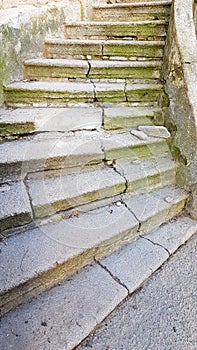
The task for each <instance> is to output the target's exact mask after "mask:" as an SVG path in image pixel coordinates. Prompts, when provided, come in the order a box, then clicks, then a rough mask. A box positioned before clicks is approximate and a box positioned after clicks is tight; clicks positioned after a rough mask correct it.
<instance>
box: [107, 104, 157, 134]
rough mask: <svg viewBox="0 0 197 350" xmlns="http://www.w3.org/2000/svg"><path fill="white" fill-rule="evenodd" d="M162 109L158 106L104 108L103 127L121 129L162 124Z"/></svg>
mask: <svg viewBox="0 0 197 350" xmlns="http://www.w3.org/2000/svg"><path fill="white" fill-rule="evenodd" d="M163 122H164V117H163V111H162V109H161V108H158V107H111V108H105V109H104V125H103V127H104V129H105V130H122V129H132V128H136V127H137V126H138V125H163Z"/></svg>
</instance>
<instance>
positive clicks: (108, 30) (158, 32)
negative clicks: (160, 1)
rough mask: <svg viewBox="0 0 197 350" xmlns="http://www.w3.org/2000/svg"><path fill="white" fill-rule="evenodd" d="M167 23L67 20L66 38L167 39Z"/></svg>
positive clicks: (158, 21) (65, 27) (160, 21)
mask: <svg viewBox="0 0 197 350" xmlns="http://www.w3.org/2000/svg"><path fill="white" fill-rule="evenodd" d="M166 30H167V25H166V23H165V21H163V20H154V21H139V22H117V21H116V22H111V23H110V22H109V21H108V20H107V21H106V22H67V23H65V25H64V33H65V37H66V39H108V40H110V39H118V40H120V39H125V40H131V39H134V40H137V39H138V40H142V41H143V40H151V39H154V40H156V41H157V40H158V38H159V40H165V37H166Z"/></svg>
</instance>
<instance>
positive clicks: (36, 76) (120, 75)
mask: <svg viewBox="0 0 197 350" xmlns="http://www.w3.org/2000/svg"><path fill="white" fill-rule="evenodd" d="M87 74H88V71H87V69H86V68H84V69H82V68H81V67H73V68H72V67H69V68H68V67H51V66H39V65H35V66H33V65H29V66H28V65H26V66H25V73H24V77H25V79H28V80H42V81H51V80H57V81H58V80H60V81H61V80H63V79H68V78H86V76H87ZM160 76H161V67H160V66H158V67H124V68H123V67H117V68H115V67H106V68H102V67H101V68H100V67H92V68H91V69H90V72H89V74H88V78H98V79H104V78H106V79H113V78H114V79H116V78H117V79H126V78H128V79H129V78H130V79H159V78H160Z"/></svg>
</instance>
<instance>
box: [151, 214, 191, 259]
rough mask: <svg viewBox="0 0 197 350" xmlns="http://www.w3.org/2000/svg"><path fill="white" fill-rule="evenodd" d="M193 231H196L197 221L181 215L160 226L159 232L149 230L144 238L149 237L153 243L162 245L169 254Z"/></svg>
mask: <svg viewBox="0 0 197 350" xmlns="http://www.w3.org/2000/svg"><path fill="white" fill-rule="evenodd" d="M195 232H197V222H196V221H194V220H192V219H190V218H189V217H187V216H186V217H184V216H182V217H180V218H178V219H177V220H173V221H172V222H169V223H168V224H167V225H164V226H162V227H160V229H159V232H158V231H154V232H151V233H150V234H148V235H146V236H145V238H148V239H150V240H151V241H152V242H153V243H154V244H160V245H162V246H163V247H164V248H166V249H167V250H168V251H169V253H170V254H173V253H174V252H175V251H176V250H177V249H178V248H179V247H180V246H181V245H182V244H184V243H185V242H186V241H187V240H188V239H189V238H190V237H191V236H192V235H193V234H194V233H195Z"/></svg>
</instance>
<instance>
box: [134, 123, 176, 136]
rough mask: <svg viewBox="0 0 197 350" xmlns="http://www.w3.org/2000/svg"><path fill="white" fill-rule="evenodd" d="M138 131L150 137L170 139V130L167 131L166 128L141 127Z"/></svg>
mask: <svg viewBox="0 0 197 350" xmlns="http://www.w3.org/2000/svg"><path fill="white" fill-rule="evenodd" d="M138 129H139V130H140V131H142V132H144V133H145V134H146V135H147V136H150V137H160V138H163V139H167V138H169V137H170V133H169V131H168V129H166V128H165V127H164V126H154V125H151V126H149V125H143V126H142V125H139V126H138Z"/></svg>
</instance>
